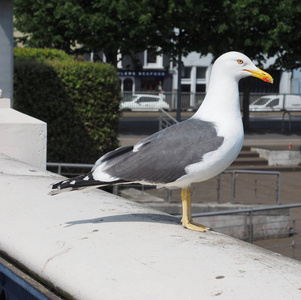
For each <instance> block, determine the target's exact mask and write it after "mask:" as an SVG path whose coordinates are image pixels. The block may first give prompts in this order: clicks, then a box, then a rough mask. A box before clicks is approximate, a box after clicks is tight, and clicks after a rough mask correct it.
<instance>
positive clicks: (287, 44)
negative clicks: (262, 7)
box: [266, 0, 301, 70]
mask: <svg viewBox="0 0 301 300" xmlns="http://www.w3.org/2000/svg"><path fill="white" fill-rule="evenodd" d="M273 19H274V23H273V25H274V27H273V28H271V29H270V30H269V35H270V36H271V38H272V42H271V43H270V44H269V45H268V47H267V48H266V52H267V53H268V54H269V56H274V55H276V56H277V60H276V63H275V66H277V67H279V68H281V69H286V70H292V69H296V68H300V67H301V44H300V40H301V2H300V1H298V0H280V1H277V5H275V6H274V8H273Z"/></svg>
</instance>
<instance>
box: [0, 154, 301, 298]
mask: <svg viewBox="0 0 301 300" xmlns="http://www.w3.org/2000/svg"><path fill="white" fill-rule="evenodd" d="M60 179H61V177H59V176H58V175H55V174H52V173H49V172H42V171H39V170H37V169H36V168H34V167H33V166H29V165H27V164H23V163H21V162H18V161H14V160H12V159H9V158H8V157H5V156H3V155H0V186H1V189H0V207H1V209H0V220H1V226H0V253H3V252H4V253H6V254H7V255H8V256H10V257H11V258H13V259H14V260H15V261H16V262H19V263H20V264H22V265H23V267H25V268H26V269H27V270H28V271H29V272H30V273H31V274H35V276H38V277H40V278H42V279H43V281H44V282H48V284H51V285H53V286H54V287H55V288H56V289H57V290H59V291H64V293H65V294H64V296H65V297H67V298H70V299H71V297H74V298H75V299H93V300H95V299H133V300H135V299H139V300H140V299H156V300H160V299H164V300H169V299H211V298H212V299H213V298H216V297H217V296H218V299H245V300H249V299H250V300H251V299H252V300H253V299H277V300H282V299H283V300H284V299H285V300H287V299H299V298H300V297H301V290H300V287H301V286H300V278H301V263H300V262H298V261H295V260H292V259H289V258H286V257H283V256H281V255H278V254H275V253H272V252H270V251H267V250H264V249H261V248H259V247H256V246H253V245H250V244H248V243H245V242H242V241H239V240H237V239H234V238H230V237H228V236H225V235H223V234H220V233H216V232H207V233H201V232H194V231H190V230H187V229H184V228H183V227H182V226H181V225H180V219H176V218H174V217H171V216H169V215H167V214H164V213H160V212H158V211H155V210H152V209H148V208H146V207H145V206H142V205H139V204H135V203H133V202H131V201H129V200H125V199H122V198H120V197H117V196H114V195H112V194H108V193H105V192H103V191H99V190H94V191H89V192H86V193H82V192H69V193H65V194H60V195H58V196H54V197H51V196H48V195H47V193H48V192H49V187H48V186H49V185H50V184H51V183H53V182H56V181H58V180H60Z"/></svg>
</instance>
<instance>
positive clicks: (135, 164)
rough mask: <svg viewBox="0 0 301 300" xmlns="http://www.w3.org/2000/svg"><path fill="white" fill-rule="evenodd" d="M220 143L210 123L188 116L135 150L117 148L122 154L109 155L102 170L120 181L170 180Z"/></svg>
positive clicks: (155, 181) (162, 181) (151, 181)
mask: <svg viewBox="0 0 301 300" xmlns="http://www.w3.org/2000/svg"><path fill="white" fill-rule="evenodd" d="M222 142H223V137H220V136H218V135H217V132H216V129H215V126H214V124H212V123H210V122H204V121H200V120H197V119H189V120H186V121H184V122H182V123H179V124H176V125H173V126H171V127H168V128H166V129H165V130H162V131H159V132H157V133H155V134H154V135H151V136H150V137H148V138H146V139H144V140H143V141H141V142H140V143H138V144H137V145H138V146H139V147H137V148H138V150H137V151H132V150H130V148H127V149H126V150H127V151H122V150H119V151H120V152H121V153H122V154H121V155H119V156H118V155H117V156H114V155H113V158H112V159H111V160H110V161H108V162H107V163H108V164H107V167H106V169H105V172H106V173H107V174H109V175H110V176H112V177H116V178H119V179H121V180H124V181H131V182H135V181H145V182H149V183H153V184H156V183H168V182H173V181H175V180H177V179H178V178H180V177H181V176H183V175H185V174H186V172H185V168H186V166H188V165H190V164H193V163H196V162H199V161H201V160H202V158H203V156H204V154H206V153H208V152H211V151H214V150H216V149H218V148H219V147H220V146H221V144H222ZM120 149H122V148H120ZM133 149H134V150H135V147H134V148H133ZM129 150H130V151H129ZM96 168H97V167H96ZM96 168H95V169H96Z"/></svg>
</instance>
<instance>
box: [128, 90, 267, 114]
mask: <svg viewBox="0 0 301 300" xmlns="http://www.w3.org/2000/svg"><path fill="white" fill-rule="evenodd" d="M135 94H136V95H138V94H146V95H158V93H157V92H145V91H136V92H123V94H122V98H123V100H126V99H128V98H130V97H131V96H133V95H135ZM264 95H267V93H250V100H249V102H250V103H252V102H253V101H254V100H256V99H257V98H260V97H262V96H264ZM205 96H206V93H192V92H182V93H181V109H182V110H183V111H186V110H197V109H198V108H199V107H200V105H201V104H202V102H203V100H204V98H205ZM164 98H165V99H164V100H165V101H166V102H167V103H168V104H169V105H170V108H171V109H172V110H175V109H176V108H177V91H174V92H165V93H164ZM239 99H240V104H241V107H242V101H243V94H242V93H240V94H239Z"/></svg>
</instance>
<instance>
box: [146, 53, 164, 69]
mask: <svg viewBox="0 0 301 300" xmlns="http://www.w3.org/2000/svg"><path fill="white" fill-rule="evenodd" d="M143 68H144V69H147V68H149V69H163V54H160V55H158V54H157V53H156V50H155V49H148V50H145V51H144V66H143Z"/></svg>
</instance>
